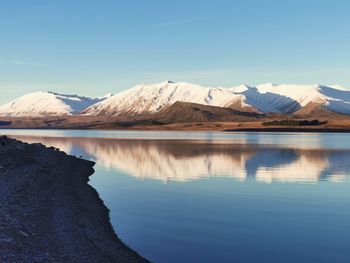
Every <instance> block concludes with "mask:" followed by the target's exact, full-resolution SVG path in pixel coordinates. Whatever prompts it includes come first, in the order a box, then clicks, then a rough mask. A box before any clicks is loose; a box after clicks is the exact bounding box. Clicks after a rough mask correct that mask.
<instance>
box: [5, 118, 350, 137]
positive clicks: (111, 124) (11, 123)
mask: <svg viewBox="0 0 350 263" xmlns="http://www.w3.org/2000/svg"><path fill="white" fill-rule="evenodd" d="M286 118H287V117H284V116H276V117H274V118H264V119H260V120H256V121H246V122H238V121H237V122H232V121H231V122H208V121H205V122H186V123H159V122H156V121H153V120H151V119H135V120H124V119H120V118H108V117H92V116H62V117H46V118H9V117H7V118H0V129H55V130H148V131H162V130H167V131H172V130H173V131H224V132H317V133H322V132H329V133H332V132H335V133H350V117H348V116H336V117H334V118H330V117H319V118H317V119H318V120H320V121H321V122H320V125H315V126H288V125H283V126H282V125H268V126H267V125H265V123H266V122H271V121H275V120H283V119H286ZM291 119H292V120H303V118H293V117H292V118H291ZM305 119H309V120H311V119H315V118H305Z"/></svg>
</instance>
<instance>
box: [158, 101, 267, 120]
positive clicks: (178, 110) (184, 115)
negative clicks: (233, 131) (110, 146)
mask: <svg viewBox="0 0 350 263" xmlns="http://www.w3.org/2000/svg"><path fill="white" fill-rule="evenodd" d="M262 116H263V115H261V114H257V113H250V112H241V111H237V110H234V109H231V108H222V107H216V106H208V105H202V104H196V103H190V102H180V101H177V102H175V103H174V104H172V105H170V106H169V107H166V108H164V109H162V110H161V111H159V112H158V113H156V114H154V115H153V116H152V118H153V120H155V121H158V122H160V123H163V124H167V123H183V122H209V121H210V122H222V121H252V120H256V119H258V118H259V117H262Z"/></svg>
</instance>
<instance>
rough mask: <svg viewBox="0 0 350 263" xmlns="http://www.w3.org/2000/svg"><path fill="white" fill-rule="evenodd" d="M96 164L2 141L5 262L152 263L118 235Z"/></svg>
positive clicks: (0, 234)
mask: <svg viewBox="0 0 350 263" xmlns="http://www.w3.org/2000/svg"><path fill="white" fill-rule="evenodd" d="M94 164H95V163H94V162H91V161H86V160H83V159H79V158H76V157H73V156H69V155H67V154H66V153H64V152H61V151H59V150H58V149H55V148H53V147H50V148H46V147H45V146H43V145H42V144H27V143H23V142H20V141H17V140H14V139H9V138H7V137H5V136H2V137H0V174H1V176H0V198H1V201H2V205H1V207H0V217H1V218H2V220H1V221H0V229H1V231H0V261H2V262H28V261H29V262H48V261H51V262H77V261H81V262H148V261H147V260H146V259H144V258H142V257H141V256H139V255H138V254H137V253H136V252H135V251H133V250H132V249H130V248H129V247H127V246H126V245H125V244H124V243H123V242H122V241H121V240H120V239H119V238H118V236H117V235H116V233H115V232H114V230H113V227H112V225H111V223H110V220H109V210H108V208H107V207H106V206H105V205H104V204H103V201H102V200H101V199H100V198H99V195H98V193H97V191H96V190H95V189H94V188H93V187H92V186H90V185H89V184H88V181H89V177H90V176H91V175H92V174H93V173H94V169H93V166H94Z"/></svg>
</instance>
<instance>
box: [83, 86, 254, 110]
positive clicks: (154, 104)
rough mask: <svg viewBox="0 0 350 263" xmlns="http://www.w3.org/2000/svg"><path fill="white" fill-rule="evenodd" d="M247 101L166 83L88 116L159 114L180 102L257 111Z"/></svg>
mask: <svg viewBox="0 0 350 263" xmlns="http://www.w3.org/2000/svg"><path fill="white" fill-rule="evenodd" d="M244 100H245V97H244V95H242V94H234V93H232V92H230V91H229V90H227V89H224V88H208V87H203V86H200V85H194V84H189V83H185V82H180V83H173V82H171V81H166V82H162V83H157V84H142V85H137V86H135V87H134V88H131V89H129V90H126V91H123V92H120V93H118V94H116V95H114V96H112V97H110V98H108V99H106V100H105V101H103V102H100V103H97V104H95V105H93V106H91V107H89V108H88V109H87V110H86V111H85V113H86V114H89V115H123V114H142V113H155V112H158V111H160V110H162V109H163V108H166V107H168V106H170V105H172V104H174V103H175V102H177V101H181V102H192V103H197V104H202V105H209V106H219V107H231V108H234V109H237V110H240V111H252V110H253V111H254V110H255V109H252V107H251V106H250V105H247V104H246V103H245V102H244Z"/></svg>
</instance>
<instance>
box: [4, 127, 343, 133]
mask: <svg viewBox="0 0 350 263" xmlns="http://www.w3.org/2000/svg"><path fill="white" fill-rule="evenodd" d="M2 130H19V131H20V130H58V131H67V130H72V131H84V130H86V131H89V130H90V131H93V130H96V131H182V132H201V131H203V132H272V133H273V132H276V133H284V132H295V133H313V132H314V133H350V127H285V126H283V127H281V126H278V127H249V126H248V127H241V126H240V127H234V128H231V127H220V128H213V127H205V126H204V127H201V128H194V129H190V128H188V127H186V126H181V125H180V126H176V127H169V126H163V127H160V126H135V127H132V128H75V127H65V128H62V127H56V128H55V127H50V128H48V127H28V128H22V127H21V128H18V127H8V128H3V127H0V132H1V131H2Z"/></svg>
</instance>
